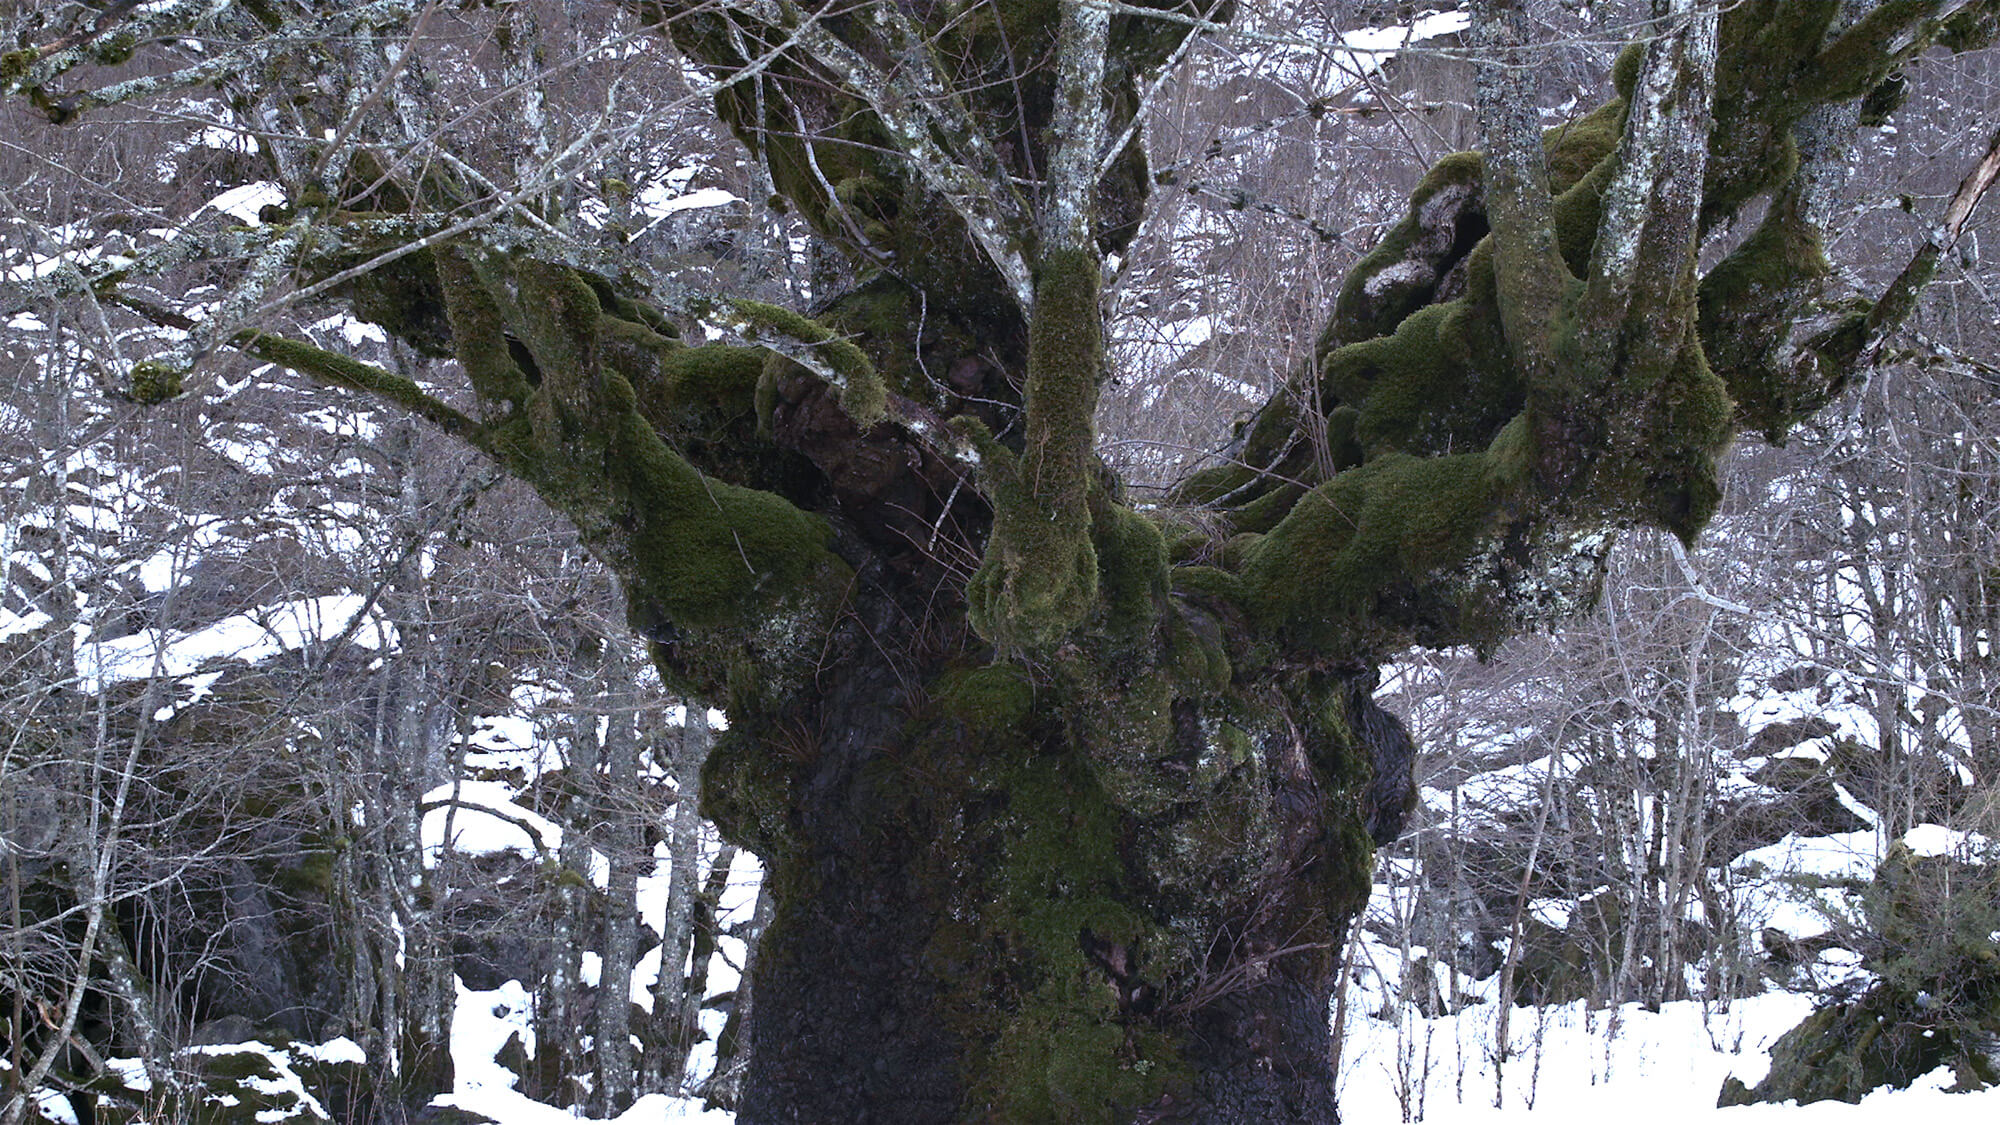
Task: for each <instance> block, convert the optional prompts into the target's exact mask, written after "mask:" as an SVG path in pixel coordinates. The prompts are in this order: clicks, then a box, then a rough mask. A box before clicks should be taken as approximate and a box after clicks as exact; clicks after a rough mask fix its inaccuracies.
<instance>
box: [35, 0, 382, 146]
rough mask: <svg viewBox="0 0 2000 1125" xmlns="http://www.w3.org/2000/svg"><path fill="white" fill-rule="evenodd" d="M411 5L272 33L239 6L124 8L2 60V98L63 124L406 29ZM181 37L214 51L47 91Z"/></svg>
mask: <svg viewBox="0 0 2000 1125" xmlns="http://www.w3.org/2000/svg"><path fill="white" fill-rule="evenodd" d="M416 7H417V5H416V4H415V3H414V0H373V2H371V3H365V4H355V5H343V6H340V7H338V8H335V9H333V10H331V11H327V12H323V13H320V14H317V15H315V16H314V17H313V18H298V19H294V20H291V21H289V22H282V21H281V22H280V23H279V24H278V26H276V27H271V26H267V25H265V24H263V23H260V22H258V21H257V20H255V19H252V18H251V17H249V16H248V15H247V14H246V13H245V12H244V11H242V9H241V6H239V5H216V4H213V3H208V2H206V0H182V2H179V3H168V4H158V5H142V6H140V7H139V8H138V9H137V10H133V9H131V7H130V6H127V7H126V8H125V10H122V11H119V12H118V13H117V15H116V18H115V20H111V21H108V22H106V23H105V24H104V25H103V26H101V27H93V28H90V29H80V30H79V31H78V32H77V33H74V34H71V35H68V36H65V37H64V38H62V39H60V40H58V41H56V42H53V43H49V44H45V45H43V46H41V47H28V48H23V49H21V50H18V51H13V52H10V53H8V54H6V55H4V56H0V83H4V86H0V92H8V93H12V92H16V91H18V92H20V93H22V94H24V95H25V96H26V97H27V98H28V99H29V100H30V101H31V102H32V103H33V104H34V105H35V106H36V108H38V109H40V110H41V111H42V112H43V114H44V115H45V116H47V117H48V119H49V120H50V121H51V122H54V123H56V124H59V125H60V124H67V123H69V122H71V121H74V120H76V119H77V118H78V117H79V116H81V115H82V114H84V113H86V112H88V111H90V110H94V109H102V108H104V107H106V106H112V105H121V104H125V103H128V102H133V101H138V100H140V99H143V98H148V97H152V96H155V95H158V94H161V93H167V92H171V91H174V90H186V89H190V88H193V87H198V86H206V85H210V84H212V83H216V82H221V81H226V80H228V79H230V78H232V77H235V76H238V75H242V74H245V73H254V72H257V71H258V70H261V69H264V68H266V67H269V66H271V65H273V64H274V63H277V62H278V61H279V60H282V59H283V58H284V56H285V55H287V54H288V53H292V52H298V51H300V50H302V49H305V48H308V47H311V46H316V45H319V44H323V43H325V42H326V41H328V40H332V39H339V38H345V37H348V36H353V35H355V34H357V33H366V32H372V31H380V30H383V29H390V28H396V27H399V26H407V23H408V20H409V19H410V17H411V15H412V13H413V12H414V11H415V10H416ZM182 38H192V39H199V40H202V41H204V42H208V43H211V44H213V45H214V47H215V49H214V50H213V51H212V53H209V54H207V55H206V56H205V57H204V58H202V59H201V60H200V61H199V62H196V63H193V64H191V65H188V66H183V67H179V68H178V69H173V70H164V71H159V72H156V73H151V74H144V75H141V76H140V77H136V78H129V79H126V80H124V81H120V82H114V83H111V84H109V85H105V86H99V87H85V88H80V89H74V90H70V91H67V92H53V91H51V90H50V88H49V87H50V86H51V85H52V84H53V83H54V82H55V81H56V80H57V79H58V78H61V77H62V76H64V75H65V74H69V73H71V72H73V71H75V70H76V69H77V68H79V67H82V66H85V65H90V64H96V65H99V66H118V65H121V64H124V63H127V62H129V61H131V60H132V58H133V57H134V55H135V54H136V53H137V52H138V51H139V49H140V48H141V47H143V46H145V45H148V44H153V43H171V42H175V41H177V40H180V39H182Z"/></svg>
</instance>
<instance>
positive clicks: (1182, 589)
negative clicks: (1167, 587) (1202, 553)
mask: <svg viewBox="0 0 2000 1125" xmlns="http://www.w3.org/2000/svg"><path fill="white" fill-rule="evenodd" d="M1173 587H1174V592H1175V593H1176V594H1183V595H1187V596H1191V597H1200V598H1209V599H1212V600H1215V601H1219V602H1229V603H1235V602H1239V601H1241V600H1242V598H1243V596H1244V591H1243V580H1242V579H1240V578H1238V577H1237V576H1236V575H1235V574H1234V573H1232V572H1230V571H1228V570H1225V569H1223V568H1221V567H1215V566H1177V567H1175V568H1174V571H1173Z"/></svg>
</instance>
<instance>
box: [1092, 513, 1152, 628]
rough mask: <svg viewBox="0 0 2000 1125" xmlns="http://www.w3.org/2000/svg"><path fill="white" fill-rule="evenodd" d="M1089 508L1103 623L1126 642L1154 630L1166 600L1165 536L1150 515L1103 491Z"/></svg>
mask: <svg viewBox="0 0 2000 1125" xmlns="http://www.w3.org/2000/svg"><path fill="white" fill-rule="evenodd" d="M1090 509H1091V527H1090V538H1091V545H1092V547H1093V548H1094V549H1095V551H1096V553H1097V569H1098V575H1099V577H1098V593H1099V597H1100V600H1101V602H1102V604H1103V607H1104V614H1105V623H1104V628H1105V630H1106V632H1107V633H1108V634H1109V635H1110V636H1112V637H1114V638H1118V639H1120V640H1122V641H1126V642H1131V641H1136V640H1138V639H1141V638H1143V637H1146V636H1150V635H1151V630H1152V625H1153V623H1154V622H1155V621H1156V620H1157V619H1158V617H1159V614H1160V610H1161V608H1162V607H1163V606H1164V605H1165V604H1166V596H1167V541H1166V537H1165V536H1163V535H1161V534H1160V528H1159V525H1157V524H1155V523H1154V522H1153V521H1152V520H1151V519H1150V518H1148V517H1147V516H1145V515H1143V514H1141V513H1139V512H1135V511H1133V510H1132V509H1131V508H1129V507H1126V506H1125V505H1123V504H1118V503H1114V502H1112V501H1111V500H1110V498H1109V497H1107V496H1105V495H1104V494H1103V493H1102V492H1101V491H1100V492H1096V493H1093V495H1092V497H1091V505H1090Z"/></svg>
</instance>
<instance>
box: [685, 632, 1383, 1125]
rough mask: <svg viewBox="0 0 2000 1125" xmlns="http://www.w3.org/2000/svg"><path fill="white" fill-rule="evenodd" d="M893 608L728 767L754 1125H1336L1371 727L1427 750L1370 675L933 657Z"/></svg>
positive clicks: (723, 755) (723, 757)
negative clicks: (759, 881)
mask: <svg viewBox="0 0 2000 1125" xmlns="http://www.w3.org/2000/svg"><path fill="white" fill-rule="evenodd" d="M874 608H875V610H876V611H877V612H872V613H871V612H869V610H868V607H866V606H860V607H857V610H858V612H857V619H861V620H868V621H870V622H871V623H872V624H874V625H876V626H877V629H876V630H875V636H874V637H873V638H872V640H871V639H869V638H866V637H863V636H860V635H859V634H860V632H861V631H860V630H858V629H857V630H855V632H856V636H853V637H848V638H846V639H847V640H849V641H858V642H860V643H857V644H852V645H850V646H848V647H846V648H845V649H844V651H841V652H840V653H838V654H837V656H836V657H834V658H832V659H829V660H827V661H826V662H825V664H824V666H823V669H824V670H823V672H822V675H821V678H820V685H821V691H820V692H819V694H818V696H817V698H816V700H815V702H814V707H813V721H812V722H811V723H809V724H806V725H805V726H803V727H801V726H799V725H796V724H792V725H785V726H780V727H772V728H765V729H762V730H760V729H758V727H757V724H755V723H754V722H739V723H738V724H737V725H736V726H735V727H734V728H732V730H731V731H729V732H728V733H727V734H725V735H724V736H723V739H722V741H721V742H720V744H719V745H718V747H717V750H716V753H715V756H714V757H713V758H712V759H711V766H710V773H709V780H710V782H711V784H710V786H709V792H710V793H712V794H716V795H717V798H718V799H716V800H713V801H711V810H712V811H713V812H715V813H716V814H717V815H718V816H719V818H720V819H721V821H722V823H723V825H724V828H725V831H727V832H729V833H730V834H732V835H734V836H737V837H739V838H743V839H746V840H748V841H749V842H751V843H752V844H753V845H755V846H756V847H757V848H758V850H759V851H760V853H761V854H763V855H764V856H765V857H766V858H767V862H768V864H769V869H770V880H771V882H770V886H771V888H772V889H773V891H774V893H775V895H776V901H777V913H776V916H775V917H774V919H773V921H772V924H771V926H770V928H769V930H768V931H767V933H766V934H765V936H764V939H763V943H762V944H761V946H760V950H759V957H758V962H757V968H756V976H755V981H754V988H755V991H756V996H757V1019H756V1020H755V1021H754V1023H753V1024H752V1025H751V1032H750V1034H751V1036H752V1041H751V1045H750V1046H751V1050H752V1052H753V1056H754V1057H755V1058H756V1060H757V1065H756V1066H755V1067H754V1068H753V1069H752V1070H751V1072H750V1073H749V1075H748V1076H747V1078H746V1080H745V1084H744V1088H743V1096H742V1103H741V1105H740V1107H739V1112H740V1117H739V1120H740V1121H742V1122H743V1123H744V1125H764V1123H767V1122H792V1121H814V1122H844V1121H882V1122H898V1123H906V1122H907V1123H920V1122H956V1121H1008V1122H1032V1121H1061V1122H1092V1121H1101V1122H1131V1121H1201V1122H1217V1123H1233V1122H1244V1123H1250V1122H1256V1123H1260V1125H1263V1123H1274V1122H1332V1121H1335V1120H1337V1113H1336V1110H1335V1107H1334V1086H1333V1073H1332V1066H1331V1058H1330V1050H1331V1044H1330V1039H1329V1024H1328V1017H1329V1001H1330V997H1331V995H1332V992H1333V985H1334V981H1335V971H1336V966H1337V962H1338V952H1339V948H1340V946H1341V943H1342V941H1343V939H1344V937H1345V935H1346V932H1347V926H1348V924H1349V921H1350V920H1351V918H1352V916H1353V914H1354V913H1355V912H1356V911H1357V910H1358V908H1359V907H1360V905H1361V904H1362V902H1363V901H1364V899H1365V895H1366V891H1367V886H1368V878H1369V875H1368V873H1369V863H1368V861H1369V857H1370V853H1371V850H1372V845H1371V841H1370V839H1369V832H1368V822H1369V819H1370V815H1369V811H1368V807H1367V806H1368V805H1369V804H1370V797H1369V795H1368V794H1369V792H1370V787H1369V785H1368V784H1367V783H1368V781H1369V779H1370V777H1371V775H1372V773H1373V770H1374V768H1375V765H1374V763H1373V762H1371V756H1370V754H1369V752H1368V750H1367V746H1366V744H1365V743H1366V741H1367V740H1369V739H1373V740H1374V742H1375V744H1376V745H1377V746H1378V747H1379V750H1380V754H1379V755H1378V756H1379V758H1380V759H1381V760H1380V767H1381V768H1382V769H1383V770H1384V771H1385V773H1386V774H1390V775H1393V774H1395V773H1396V772H1397V771H1400V772H1401V773H1402V774H1403V776H1405V777H1406V776H1407V770H1408V764H1409V763H1408V752H1409V742H1408V739H1407V737H1406V736H1405V735H1404V734H1403V732H1402V730H1401V728H1400V725H1398V724H1396V723H1395V721H1394V720H1393V719H1390V718H1388V717H1387V716H1386V715H1385V714H1383V713H1382V712H1380V711H1379V709H1377V708H1376V707H1375V705H1374V704H1373V702H1372V700H1371V699H1370V698H1369V695H1368V692H1367V691H1366V690H1364V686H1365V685H1366V683H1367V680H1366V679H1365V678H1360V679H1354V680H1350V679H1343V678H1340V677H1337V676H1314V675H1310V674H1306V673H1300V674H1298V675H1297V676H1296V677H1295V678H1294V680H1293V682H1292V683H1291V684H1290V685H1289V686H1288V687H1287V688H1286V689H1284V690H1275V691H1274V690H1269V689H1268V688H1265V689H1262V690H1261V691H1260V690H1259V689H1254V688H1252V689H1239V688H1238V687H1235V686H1229V687H1217V686H1214V685H1213V684H1208V685H1204V684H1202V683H1199V682H1197V678H1195V677H1187V678H1179V677H1176V676H1175V675H1173V674H1169V673H1155V674H1154V675H1153V676H1152V677H1149V678H1143V679H1141V680H1140V681H1138V682H1127V683H1123V684H1122V685H1121V686H1119V687H1118V688H1115V689H1114V688H1108V687H1105V686H1104V685H1105V684H1107V683H1116V682H1118V674H1117V671H1116V670H1115V669H1114V668H1112V667H1110V666H1109V665H1110V664H1111V663H1112V661H1110V660H1108V659H1106V660H1102V661H1101V662H1100V661H1081V660H1080V658H1075V657H1072V658H1071V663H1070V665H1069V666H1068V667H1065V668H1062V669H1060V670H1054V669H1043V670H1041V671H1039V672H1037V673H1033V674H1031V673H1029V672H1028V671H1025V670H1023V669H1021V668H1018V667H1013V666H1008V665H987V664H984V663H983V662H982V661H980V660H979V659H977V654H976V653H972V652H960V653H957V654H955V655H954V657H952V658H949V659H938V660H934V661H930V662H926V664H925V666H920V667H912V666H911V665H910V664H908V663H904V662H903V661H902V660H901V659H900V658H901V657H905V656H907V655H908V654H911V653H915V652H920V651H921V646H920V645H918V644H917V643H915V640H916V639H915V638H914V637H911V636H908V635H904V636H898V635H897V633H898V632H899V631H898V630H895V629H893V628H890V627H889V626H890V619H891V618H892V617H893V614H891V613H889V612H888V611H887V610H886V608H885V607H884V606H880V605H878V606H876V607H874ZM885 653H895V654H897V657H898V658H899V659H895V660H892V659H891V658H890V657H888V656H886V655H884V654H885ZM1142 731H1144V732H1149V733H1151V734H1158V735H1160V736H1162V737H1161V741H1159V742H1157V743H1155V742H1151V741H1148V740H1145V739H1141V738H1138V737H1135V736H1136V735H1138V734H1139V733H1141V732H1142ZM1140 747H1143V748H1144V749H1145V751H1146V752H1147V753H1148V754H1150V755H1151V756H1149V757H1145V758H1143V759H1142V758H1137V757H1135V756H1134V750H1135V748H1140ZM1379 803H1382V804H1383V806H1384V810H1383V812H1382V813H1380V814H1378V815H1377V816H1376V818H1375V819H1376V820H1377V822H1378V823H1377V827H1378V829H1380V830H1382V831H1384V832H1386V831H1388V830H1389V829H1390V828H1391V827H1392V825H1391V824H1390V823H1389V822H1391V821H1393V820H1394V819H1396V817H1397V814H1396V812H1395V810H1394V809H1392V808H1389V807H1388V806H1389V805H1391V804H1393V803H1394V802H1379Z"/></svg>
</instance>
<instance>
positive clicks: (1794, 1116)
mask: <svg viewBox="0 0 2000 1125" xmlns="http://www.w3.org/2000/svg"><path fill="white" fill-rule="evenodd" d="M1496 1011H1498V1009H1494V1007H1492V1005H1472V1007H1466V1009H1462V1011H1460V1013H1456V1015H1448V1017H1440V1019H1428V1021H1426V1019H1406V1021H1402V1023H1390V1021H1380V1019H1374V1017H1368V1015H1358V1013H1354V1009H1350V1019H1348V1039H1346V1045H1344V1055H1342V1057H1344V1065H1342V1075H1340V1109H1342V1115H1344V1117H1346V1119H1348V1121H1434V1123H1446V1125H1458V1123H1482V1125H1488V1123H1490V1125H1510V1123H1516V1121H1522V1123H1524V1121H1528V1119H1530V1117H1534V1119H1536V1121H1604V1119H1618V1117H1620V1115H1622V1117H1634V1119H1636V1121H1674V1123H1676V1125H1684V1123H1690V1121H1712V1123H1718V1125H1846V1123H1856V1125H1858V1123H1864V1121H1924V1125H1974V1123H1978V1125H1992V1123H1994V1121H2000V1091H1986V1093H1968V1095H1948V1093H1944V1087H1948V1085H1950V1083H1952V1077H1950V1073H1948V1071H1940V1073H1936V1075H1930V1077H1926V1079H1924V1081H1920V1083H1918V1085H1914V1087H1912V1089H1908V1091H1876V1093H1874V1095H1870V1097H1866V1099H1862V1103H1860V1105H1844V1103H1838V1101H1822V1103H1812V1105H1792V1103H1786V1105H1744V1107H1730V1109H1716V1093H1720V1089H1722V1079H1726V1077H1730V1075H1734V1077H1738V1079H1742V1081H1744V1083H1748V1085H1756V1083H1758V1081H1760V1079H1762V1077H1764V1073H1766V1071H1768V1069H1770V1057H1768V1051H1770V1045H1772V1043H1774V1041H1776V1039H1778V1037H1780V1035H1784V1033H1786V1031H1790V1029H1792V1027H1794V1025H1796V1023H1798V1021H1800V1019H1804V1015H1806V1013H1808V1011H1812V1001H1810V997H1800V995H1790V993H1770V995H1764V997H1754V999H1748V1001H1736V1003H1732V1005H1728V1009H1726V1011H1724V1009H1720V1007H1716V1005H1706V1007H1704V1005H1702V1003H1694V1001H1688V1003H1672V1005H1664V1007H1662V1009H1660V1011H1658V1013H1650V1011H1644V1009H1642V1007H1638V1005H1624V1007H1620V1009H1616V1011H1612V1009H1604V1011H1588V1009H1586V1007H1584V1005H1582V1003H1572V1005H1562V1007H1554V1009H1548V1011H1542V1013H1538V1011H1536V1009H1526V1007H1518V1009H1514V1011H1512V1013H1510V1031H1508V1041H1510V1043H1512V1047H1514V1055H1512V1057H1510V1059H1508V1061H1506V1065H1500V1067H1496V1063H1494V1043H1496V1035H1494V1015H1496ZM1496 1073H1498V1079H1496ZM1496 1103H1498V1105H1496Z"/></svg>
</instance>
